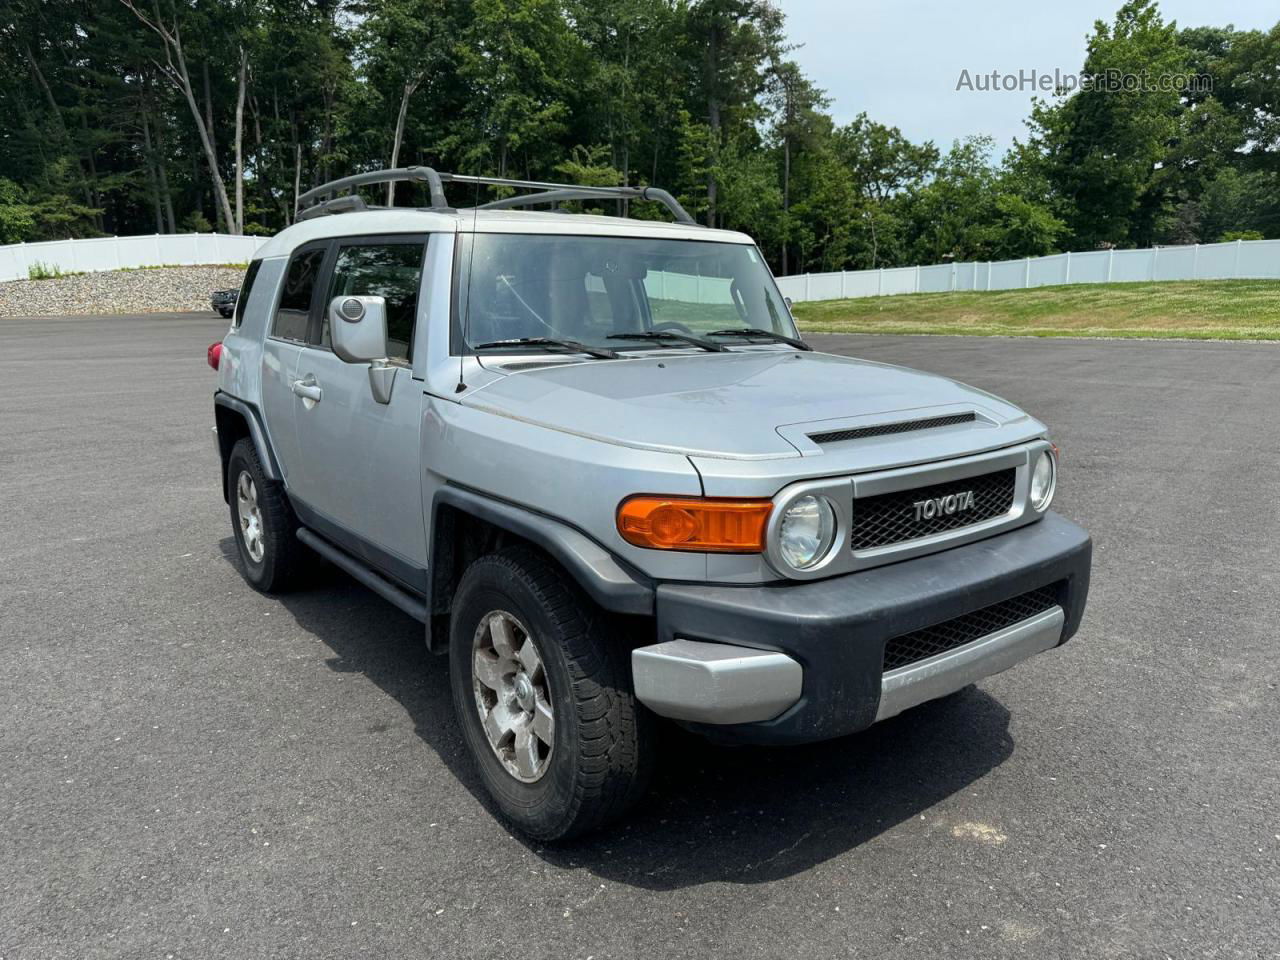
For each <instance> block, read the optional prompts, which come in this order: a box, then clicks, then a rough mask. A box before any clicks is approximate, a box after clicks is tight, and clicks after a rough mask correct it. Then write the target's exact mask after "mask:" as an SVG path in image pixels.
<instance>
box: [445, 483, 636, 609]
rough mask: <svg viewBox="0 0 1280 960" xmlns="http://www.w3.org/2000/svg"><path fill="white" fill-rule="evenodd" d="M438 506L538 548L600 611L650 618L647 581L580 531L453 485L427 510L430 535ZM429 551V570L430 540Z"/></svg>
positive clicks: (527, 510) (447, 487)
mask: <svg viewBox="0 0 1280 960" xmlns="http://www.w3.org/2000/svg"><path fill="white" fill-rule="evenodd" d="M441 506H450V507H453V508H454V509H456V510H458V511H460V512H462V513H468V514H471V515H473V516H475V517H478V518H479V519H481V520H484V521H486V522H488V523H491V524H493V525H494V526H495V527H499V528H501V529H503V530H506V531H508V532H509V533H513V534H515V535H516V536H519V537H522V538H523V539H525V540H528V541H529V542H530V543H533V544H534V545H536V546H538V547H541V548H542V549H543V550H545V551H547V553H549V554H550V555H551V556H552V557H554V558H555V559H556V560H557V561H558V562H559V563H560V565H561V566H563V567H564V568H565V569H566V570H567V571H568V572H569V575H570V576H571V577H573V579H574V580H575V581H576V582H577V584H578V585H579V586H580V587H582V589H583V590H585V591H586V592H587V594H588V595H589V596H590V597H591V599H592V600H594V601H595V602H596V603H598V604H599V605H600V606H601V607H603V608H604V609H606V610H610V611H613V612H614V613H623V614H630V615H633V616H652V615H653V612H654V585H653V582H652V581H651V580H649V579H648V578H647V577H645V576H644V575H643V574H641V573H639V572H638V571H636V570H634V569H633V568H631V567H630V566H629V565H626V564H624V563H623V562H622V561H620V560H619V559H618V558H617V557H615V556H614V555H613V554H612V553H610V552H609V551H608V550H606V549H605V548H604V547H603V546H601V545H600V544H599V543H597V542H596V541H595V540H593V539H591V538H590V537H588V536H587V535H586V534H585V533H583V532H582V531H580V530H578V529H576V528H574V527H571V526H569V525H568V524H566V523H563V522H561V521H559V520H555V519H553V518H551V517H548V516H546V515H544V514H540V513H535V512H533V511H532V510H529V509H528V508H526V507H522V506H519V505H517V504H514V503H510V502H509V501H506V500H496V499H494V498H492V497H489V496H486V495H484V494H481V493H477V492H475V491H474V490H470V489H467V488H465V487H458V486H453V485H447V486H444V487H441V488H440V489H439V490H438V491H436V495H435V498H434V500H433V502H432V506H431V519H432V524H431V529H432V530H439V529H440V528H439V526H437V523H436V520H437V518H438V516H439V513H440V507H441ZM431 550H432V554H433V556H432V559H431V561H430V562H431V565H432V566H434V565H435V563H436V558H435V556H434V554H435V550H436V546H435V543H434V538H433V543H432V545H431Z"/></svg>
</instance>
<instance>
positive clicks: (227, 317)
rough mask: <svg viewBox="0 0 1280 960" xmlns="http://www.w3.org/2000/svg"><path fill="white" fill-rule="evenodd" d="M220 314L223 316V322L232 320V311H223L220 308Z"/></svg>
mask: <svg viewBox="0 0 1280 960" xmlns="http://www.w3.org/2000/svg"><path fill="white" fill-rule="evenodd" d="M218 313H220V314H222V319H223V320H230V319H231V311H230V310H224V309H222V308H221V307H219V308H218Z"/></svg>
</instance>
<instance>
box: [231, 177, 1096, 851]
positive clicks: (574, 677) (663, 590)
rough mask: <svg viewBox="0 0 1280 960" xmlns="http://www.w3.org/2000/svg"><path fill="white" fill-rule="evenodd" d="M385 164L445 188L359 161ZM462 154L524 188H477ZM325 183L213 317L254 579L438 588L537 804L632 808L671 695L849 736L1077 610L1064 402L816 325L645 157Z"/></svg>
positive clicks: (1004, 660)
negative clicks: (504, 191) (1058, 419)
mask: <svg viewBox="0 0 1280 960" xmlns="http://www.w3.org/2000/svg"><path fill="white" fill-rule="evenodd" d="M393 180H414V181H422V182H423V183H425V184H426V185H427V186H428V188H429V190H430V195H431V202H430V206H429V207H425V208H419V209H410V208H392V209H373V208H370V207H368V206H366V204H365V203H364V201H362V200H361V199H360V197H359V196H358V195H357V194H355V193H354V188H356V187H359V186H361V185H365V184H370V183H382V182H388V181H393ZM450 183H452V184H456V185H464V186H465V192H466V193H468V194H471V195H473V196H474V195H475V191H478V185H479V184H486V185H492V184H497V185H499V186H502V187H504V188H509V191H508V192H509V194H510V195H508V196H506V197H505V198H504V199H501V200H498V201H496V202H491V203H487V204H483V205H479V206H476V207H473V208H469V209H465V210H459V209H455V208H453V207H450V206H449V204H448V202H447V201H446V199H445V194H444V185H445V184H450ZM344 191H353V192H350V193H345V194H344ZM455 191H456V192H463V191H462V190H456V188H455ZM303 199H304V201H305V202H308V203H309V202H313V201H314V202H315V205H314V206H312V207H309V208H308V209H307V210H306V211H305V212H304V213H303V215H302V216H301V217H300V221H299V222H298V223H297V224H295V225H294V226H292V227H290V228H289V229H287V230H285V231H284V232H282V233H281V234H279V235H278V236H277V237H275V238H274V239H272V240H271V241H270V242H269V243H267V244H266V245H265V246H264V247H263V248H262V249H261V251H260V256H259V259H257V260H255V261H254V262H253V263H252V264H251V265H250V267H249V270H248V273H247V275H246V277H245V280H244V286H243V292H242V294H241V296H240V298H239V302H238V304H237V308H236V314H235V318H234V320H233V326H232V327H231V329H230V331H229V332H228V334H227V336H226V338H225V340H224V341H223V342H222V344H221V348H220V356H219V354H218V348H217V345H215V348H212V349H211V360H212V361H214V362H215V363H216V365H217V368H218V390H217V393H216V394H215V397H214V414H215V418H216V424H217V426H216V431H217V448H218V452H219V455H220V457H221V463H222V477H223V490H224V492H225V495H226V498H227V501H228V503H229V505H230V511H231V521H232V525H233V526H234V529H235V538H236V543H237V544H238V546H239V554H240V560H241V563H242V565H243V570H244V576H245V579H246V580H248V582H249V584H250V585H251V586H253V587H255V588H257V589H259V590H262V591H269V592H275V591H280V590H284V589H286V588H288V587H291V586H296V585H299V584H303V583H305V582H306V578H307V570H308V569H309V567H310V561H312V560H313V559H314V555H315V554H319V555H320V556H321V557H323V558H325V559H327V560H328V561H330V562H331V563H333V564H335V565H337V566H338V567H340V568H342V569H343V570H345V571H346V572H348V573H349V574H350V575H351V576H353V577H354V578H356V579H357V580H358V581H359V582H361V583H362V584H364V585H365V586H367V587H368V588H369V589H371V590H373V591H375V592H376V593H378V594H380V595H381V596H383V597H385V598H386V599H387V600H389V601H390V602H391V603H394V604H395V605H396V606H398V607H400V608H401V609H402V610H405V611H407V612H408V613H409V614H410V615H412V616H413V617H415V618H417V619H418V620H420V621H421V622H422V623H423V624H424V625H425V635H426V643H427V646H428V648H429V649H430V650H432V651H435V652H439V653H448V654H449V661H450V680H451V685H452V690H453V700H454V706H455V709H456V712H457V717H458V722H459V724H460V725H461V729H462V732H463V735H464V737H465V741H466V743H467V745H468V746H469V747H470V749H471V751H472V753H473V754H474V756H475V760H476V763H477V765H478V766H479V770H480V774H481V776H482V778H483V780H484V783H485V785H486V786H487V788H488V789H489V791H490V792H491V794H492V796H493V800H494V803H495V804H496V806H497V808H498V810H499V811H501V813H502V814H503V815H504V816H506V817H507V818H509V819H510V820H511V821H512V822H513V823H514V824H515V825H516V826H517V827H518V828H519V829H521V830H522V831H524V832H525V833H526V834H529V835H531V836H533V837H536V838H539V839H559V838H564V837H568V836H572V835H575V834H579V833H581V832H583V831H585V830H589V829H592V828H594V827H597V826H599V825H601V824H603V823H605V822H607V821H608V820H610V819H611V818H614V817H616V816H618V815H619V814H621V813H622V812H623V811H625V810H626V809H627V807H628V806H629V805H630V804H632V803H633V802H634V801H635V800H636V799H637V798H638V797H640V796H641V795H642V793H643V791H644V788H645V782H646V773H647V771H648V770H649V769H650V767H651V764H652V760H653V751H654V749H655V737H654V731H655V724H656V722H657V718H658V717H666V718H670V719H671V720H673V721H675V722H677V723H679V724H681V725H682V726H684V727H686V728H688V729H690V730H693V731H696V732H698V733H701V734H704V735H707V736H710V737H714V738H716V739H718V740H721V741H726V742H736V743H766V744H783V743H802V742H807V741H814V740H820V739H824V738H829V737H838V736H842V735H844V734H848V733H852V732H854V731H857V730H861V729H863V728H865V727H867V726H869V725H870V724H872V723H875V722H876V721H877V720H883V719H885V718H886V717H891V716H893V715H894V714H897V713H899V712H900V711H902V710H905V709H907V708H908V707H911V706H913V705H915V704H919V703H921V702H923V701H926V700H930V699H934V698H937V697H941V696H945V695H947V694H950V693H952V692H954V691H957V690H959V689H961V688H963V687H966V686H967V685H969V684H970V683H972V682H973V681H975V680H977V679H979V678H982V677H985V676H989V675H990V674H994V673H997V672H998V671H1001V670H1005V669H1007V668H1008V667H1011V666H1013V665H1014V664H1015V663H1018V662H1019V661H1021V660H1023V659H1026V658H1027V657H1030V656H1032V655H1034V654H1037V653H1040V652H1042V651H1045V650H1049V649H1051V648H1053V647H1056V646H1058V645H1060V644H1061V643H1063V642H1064V641H1065V640H1066V639H1067V638H1068V637H1070V636H1071V635H1072V634H1073V633H1075V631H1076V629H1077V627H1078V626H1079V623H1080V618H1081V615H1082V613H1083V611H1084V606H1085V597H1086V594H1087V592H1088V583H1089V566H1090V541H1089V537H1088V535H1087V534H1086V533H1085V532H1084V531H1083V530H1081V529H1080V528H1079V527H1077V526H1075V525H1074V524H1072V523H1070V522H1068V521H1067V520H1064V519H1063V518H1061V517H1059V516H1058V515H1056V514H1054V513H1052V512H1050V511H1049V504H1050V501H1051V500H1052V499H1053V493H1054V486H1055V482H1056V474H1057V450H1056V448H1055V447H1054V446H1053V445H1052V444H1050V442H1049V440H1048V438H1047V435H1046V430H1045V427H1044V425H1043V424H1041V423H1040V422H1038V421H1037V420H1035V419H1034V418H1032V417H1031V416H1029V415H1028V414H1026V413H1024V412H1023V411H1022V410H1019V409H1018V408H1016V407H1014V406H1012V405H1011V404H1008V403H1006V402H1005V401H1003V400H1000V399H998V398H996V397H993V396H991V395H990V394H988V393H984V392H982V391H980V390H975V389H973V388H971V387H967V386H964V385H962V384H959V383H956V382H954V381H951V380H947V379H944V378H942V377H937V376H932V375H928V374H924V373H918V372H916V371H912V370H907V369H904V368H901V367H894V366H889V365H886V364H882V363H870V362H867V361H861V360H854V359H848V358H845V357H837V356H831V355H828V354H823V353H816V352H814V351H813V350H812V349H811V348H810V347H809V346H808V345H807V344H805V343H804V341H803V340H801V339H800V337H799V334H798V333H797V331H796V328H795V326H794V324H793V322H792V318H791V315H790V311H789V308H788V304H787V303H786V301H785V300H784V299H783V297H781V296H780V295H779V293H778V289H777V287H776V285H775V283H774V280H773V277H772V276H771V275H770V273H769V270H768V268H767V266H766V265H765V262H764V259H763V258H762V257H761V255H760V252H759V250H757V248H756V247H755V245H754V244H753V243H752V241H751V239H750V238H749V237H746V236H743V235H742V234H739V233H732V232H728V231H723V230H711V229H706V228H704V227H700V226H698V225H696V224H695V223H694V222H693V221H692V219H691V218H690V217H689V216H688V214H687V213H686V212H685V211H684V210H683V209H682V208H681V207H680V205H679V204H678V203H677V202H676V201H675V200H673V199H672V198H671V197H670V195H668V194H666V193H665V192H664V191H661V190H656V189H653V188H626V187H624V188H600V187H581V186H573V185H565V184H545V183H534V182H526V181H510V180H502V181H498V180H494V179H489V178H475V177H464V176H458V175H451V174H445V173H437V172H435V171H433V170H430V169H427V168H421V167H411V168H407V169H401V170H388V171H379V172H376V173H370V174H362V175H359V176H356V177H348V178H346V179H344V180H339V181H335V182H334V183H331V184H326V185H325V186H323V187H320V188H318V189H316V190H314V191H312V192H311V193H310V194H307V195H305V196H304V198H303ZM642 201H650V203H648V204H642ZM582 202H586V203H590V204H594V205H597V206H601V205H606V204H607V205H614V204H616V205H617V206H618V207H619V208H623V207H624V205H629V206H631V207H633V208H635V210H636V211H637V212H648V211H652V210H653V209H654V204H657V205H658V206H665V207H666V208H667V210H668V211H669V212H670V214H671V215H673V217H674V220H675V221H676V222H674V223H670V222H659V221H657V220H650V219H638V218H630V217H626V216H592V215H585V214H573V213H568V212H566V211H564V210H562V209H560V207H561V205H562V204H566V203H572V204H577V203H582ZM530 206H550V207H552V209H551V210H541V211H533V210H528V209H522V208H524V207H530Z"/></svg>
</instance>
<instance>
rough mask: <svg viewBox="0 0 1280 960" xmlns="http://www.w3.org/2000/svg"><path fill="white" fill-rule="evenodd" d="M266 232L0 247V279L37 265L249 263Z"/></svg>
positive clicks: (22, 275) (18, 276)
mask: <svg viewBox="0 0 1280 960" xmlns="http://www.w3.org/2000/svg"><path fill="white" fill-rule="evenodd" d="M268 239H270V238H269V237H240V236H229V235H227V234H222V233H157V234H152V235H150V236H142V237H97V238H94V239H92V240H48V241H45V242H43V243H14V244H10V245H8V246H0V281H3V280H25V279H27V277H28V276H29V275H30V274H29V271H30V269H31V268H32V267H33V266H35V265H36V264H40V265H41V266H44V267H47V268H50V269H52V268H57V269H59V270H61V271H62V272H63V273H73V272H85V273H94V272H96V271H99V270H119V269H120V268H121V267H169V266H178V267H190V266H199V265H203V264H213V263H247V262H248V261H250V260H252V259H253V255H254V253H255V252H256V251H257V249H258V248H259V247H260V246H262V245H263V244H264V243H266V242H267V240H268Z"/></svg>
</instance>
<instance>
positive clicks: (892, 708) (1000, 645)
mask: <svg viewBox="0 0 1280 960" xmlns="http://www.w3.org/2000/svg"><path fill="white" fill-rule="evenodd" d="M1065 621H1066V617H1065V615H1064V614H1063V612H1062V608H1061V607H1054V608H1053V609H1052V610H1046V611H1045V612H1044V613H1040V614H1037V615H1036V616H1034V617H1029V618H1028V619H1026V620H1023V621H1022V622H1021V623H1015V624H1014V625H1013V626H1011V627H1005V628H1004V629H1003V630H997V631H996V632H995V633H989V634H987V635H986V636H985V637H981V638H979V639H977V640H974V641H973V642H971V643H966V644H965V645H964V646H963V647H957V648H956V649H954V650H948V651H947V652H946V653H940V654H938V655H937V656H936V657H930V658H929V659H927V660H921V661H920V662H919V663H912V664H908V665H907V666H905V667H899V668H898V669H896V670H890V671H889V672H888V673H886V674H885V675H884V677H883V678H882V680H881V682H880V709H879V710H878V711H877V712H876V720H885V719H887V718H889V717H892V716H895V715H896V714H899V713H901V712H902V711H903V710H906V709H907V708H909V707H914V706H916V705H917V704H920V703H924V702H925V701H927V700H935V699H937V698H938V697H945V696H946V695H947V694H948V693H954V692H955V691H957V690H960V689H963V688H964V687H967V686H968V685H969V684H971V683H973V682H974V681H976V680H981V679H982V678H983V677H990V676H992V675H994V674H997V673H1000V672H1002V671H1004V670H1008V669H1009V668H1010V667H1012V666H1014V665H1015V664H1017V663H1020V662H1022V661H1023V660H1026V659H1027V658H1028V657H1032V656H1035V655H1036V654H1037V653H1043V652H1044V651H1045V650H1049V649H1051V648H1052V647H1056V646H1057V645H1058V641H1059V640H1060V639H1061V638H1062V626H1063V624H1064V623H1065Z"/></svg>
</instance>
